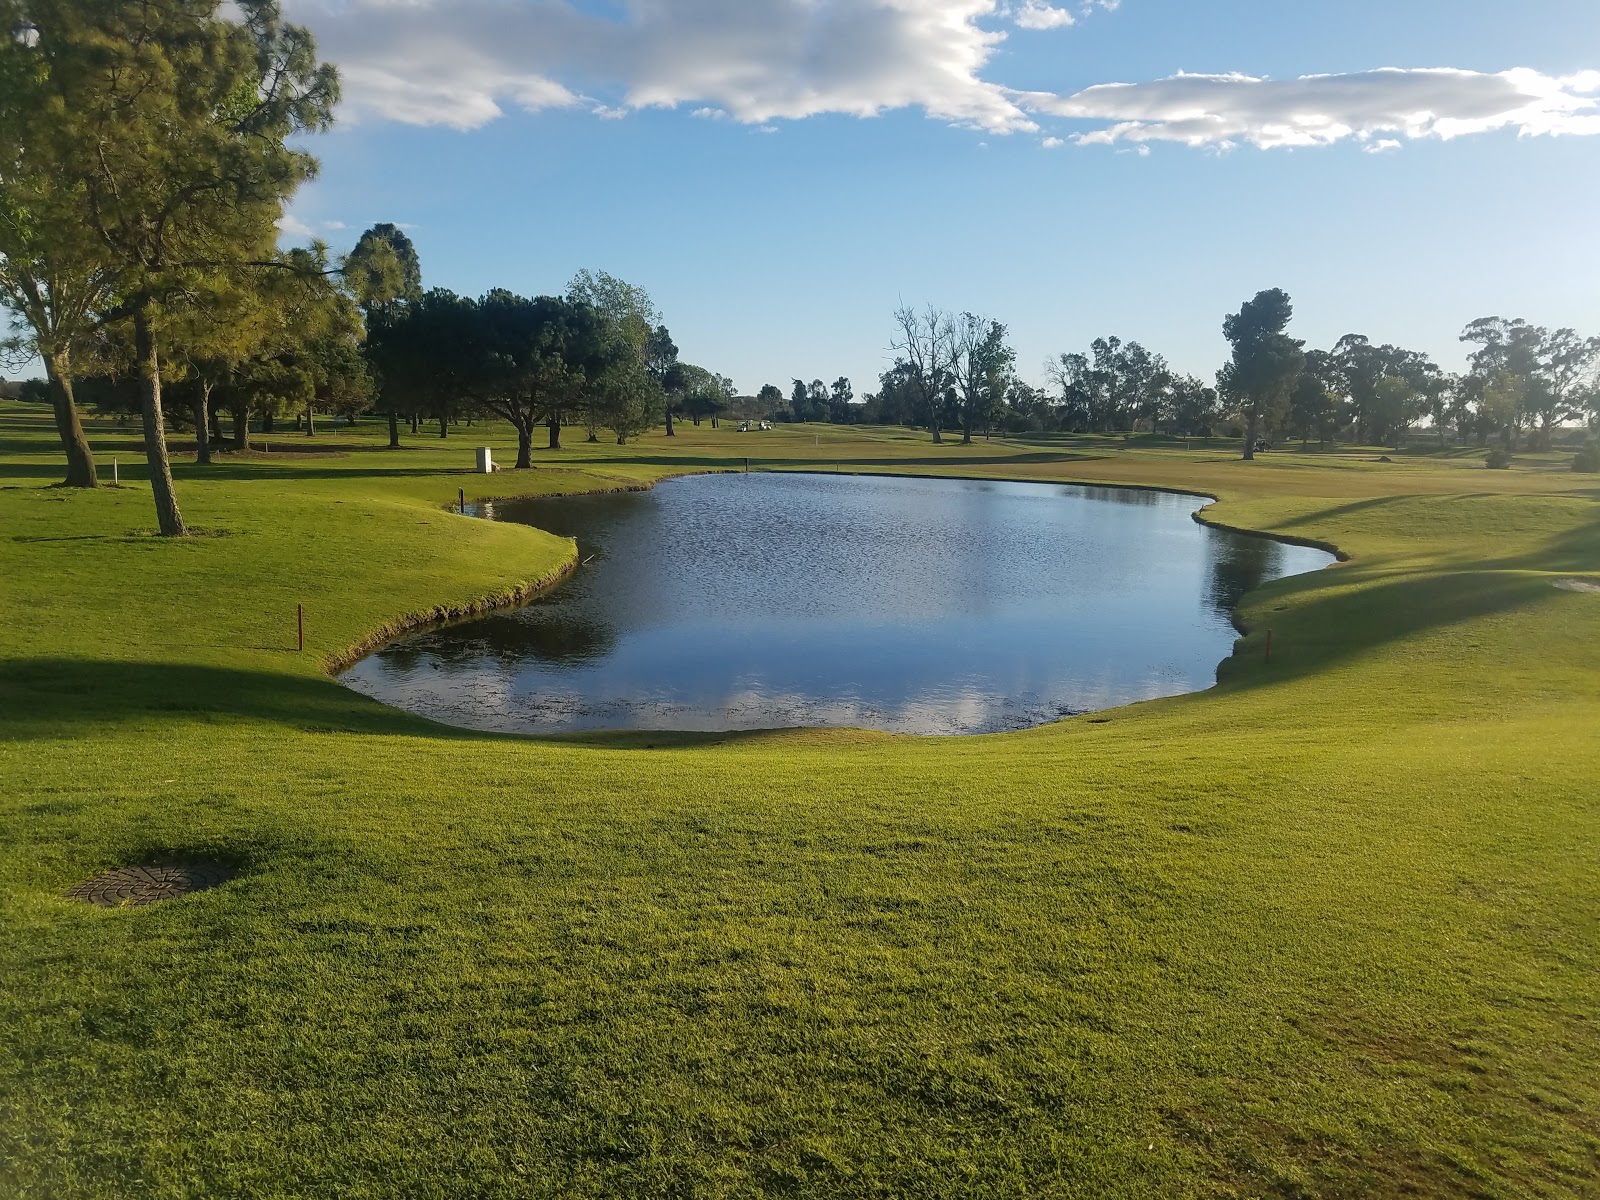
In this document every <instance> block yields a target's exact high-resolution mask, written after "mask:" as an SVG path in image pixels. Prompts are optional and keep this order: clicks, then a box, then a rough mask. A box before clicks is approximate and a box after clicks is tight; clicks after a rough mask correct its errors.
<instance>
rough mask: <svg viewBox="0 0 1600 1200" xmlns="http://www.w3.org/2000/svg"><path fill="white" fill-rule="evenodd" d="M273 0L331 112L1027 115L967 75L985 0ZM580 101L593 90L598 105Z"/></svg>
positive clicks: (994, 122) (982, 62) (985, 50)
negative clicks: (578, 0) (340, 93)
mask: <svg viewBox="0 0 1600 1200" xmlns="http://www.w3.org/2000/svg"><path fill="white" fill-rule="evenodd" d="M616 7H618V8H620V9H621V13H620V14H619V15H616V16H612V17H605V16H600V15H596V14H594V13H591V12H584V11H581V10H579V9H578V8H575V7H573V6H572V5H571V4H569V3H566V2H564V0H521V2H514V0H288V2H287V3H286V4H285V9H286V12H287V15H288V16H289V17H290V18H291V19H293V20H296V21H299V22H302V23H304V24H306V25H308V26H310V27H311V29H312V31H313V33H315V34H316V36H317V39H318V45H319V48H320V49H321V51H322V52H323V53H324V54H325V55H326V56H327V57H329V58H330V59H332V60H333V61H334V62H336V63H338V64H339V66H340V69H341V72H342V75H343V78H344V84H345V95H346V105H345V109H346V115H347V117H349V116H354V117H357V118H361V117H368V118H371V117H382V118H387V119H389V120H395V121H403V122H406V123H409V124H415V125H447V126H454V127H456V128H460V129H472V128H476V127H478V126H480V125H483V124H486V123H487V122H489V121H492V120H494V119H495V118H496V117H498V116H500V115H501V114H502V112H503V111H504V110H503V107H502V106H503V105H512V106H516V107H520V108H523V109H526V110H529V111H538V110H541V109H549V108H565V107H572V106H575V105H579V104H587V106H588V107H589V108H591V109H592V110H594V111H597V112H600V113H602V115H609V114H610V113H611V112H614V111H615V110H617V109H619V108H626V109H639V108H651V107H667V108H671V107H677V106H679V105H684V106H687V107H689V108H690V109H691V110H698V109H706V108H710V109H717V110H720V111H723V112H725V113H727V114H728V116H730V117H732V118H733V119H734V120H737V121H741V122H744V123H747V124H752V125H761V124H766V123H768V122H771V121H775V120H784V119H790V120H794V119H800V118H804V117H810V116H814V115H817V114H820V113H841V114H845V115H850V116H858V117H869V116H876V115H878V114H880V113H883V112H886V111H889V110H892V109H900V108H920V109H922V110H923V111H924V112H926V113H927V114H928V115H929V116H931V117H935V118H939V119H942V120H947V121H952V122H955V123H957V124H960V125H966V126H971V127H974V128H978V129H983V130H987V131H990V132H995V133H1002V132H1011V131H1016V130H1031V129H1033V128H1034V127H1035V126H1034V122H1033V120H1032V118H1031V117H1029V116H1028V114H1027V113H1025V112H1024V111H1023V110H1022V109H1021V108H1020V107H1019V106H1018V105H1017V104H1016V103H1015V101H1014V100H1012V99H1011V98H1010V96H1009V95H1008V94H1007V93H1006V90H1005V89H1004V88H1002V87H1000V86H999V85H998V84H995V83H992V82H989V81H987V80H985V79H984V78H983V77H982V71H983V69H984V68H985V66H987V64H988V63H989V60H990V57H991V56H992V54H993V53H994V50H995V47H996V46H998V45H999V43H1000V42H1001V41H1003V40H1004V38H1005V34H1004V33H1003V32H1001V31H999V30H995V29H990V28H986V27H985V26H984V24H983V22H985V21H986V20H991V19H993V18H995V17H996V16H997V15H998V14H999V13H1000V11H1001V6H1000V3H999V0H830V2H829V3H818V2H817V0H624V2H623V3H621V4H619V5H617V6H616ZM591 96H598V97H600V99H599V100H595V99H591V98H590V97H591Z"/></svg>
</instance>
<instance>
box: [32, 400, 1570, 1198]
mask: <svg viewBox="0 0 1600 1200" xmlns="http://www.w3.org/2000/svg"><path fill="white" fill-rule="evenodd" d="M377 433H378V431H377V430H376V429H368V430H363V431H359V436H357V435H356V434H351V433H347V432H346V431H343V430H341V431H338V432H337V433H335V434H327V435H324V436H323V437H321V438H319V439H318V443H319V444H321V445H333V444H342V445H346V446H348V447H349V448H350V449H351V453H349V454H348V455H347V456H346V457H342V458H326V459H296V460H287V459H285V458H284V457H283V456H282V455H281V450H282V449H283V447H284V445H287V444H289V443H291V442H292V441H293V440H294V439H293V438H292V436H289V435H285V436H284V437H282V438H280V439H275V441H276V442H278V443H281V444H279V445H278V446H277V447H276V448H277V449H278V450H279V451H280V453H279V454H277V455H274V456H273V457H272V458H271V459H268V458H266V457H262V458H259V459H252V460H249V461H244V462H238V461H235V462H229V463H226V464H224V465H220V466H218V467H216V468H214V469H213V470H210V471H206V472H197V470H196V469H195V468H192V467H189V468H182V469H180V472H179V476H180V487H181V489H182V495H183V499H184V501H185V504H186V513H187V515H188V516H189V517H190V519H191V520H192V521H193V522H195V523H196V524H198V525H201V526H204V527H206V528H208V529H211V530H214V531H224V532H225V533H226V535H227V536H215V537H208V538H202V539H195V540H193V541H189V542H183V543H169V542H162V541H158V540H156V539H153V538H150V537H148V536H145V535H143V534H140V533H138V532H137V531H138V530H139V529H140V527H142V526H147V525H149V524H150V523H151V518H150V513H149V498H148V494H147V492H146V491H145V490H144V489H143V487H142V486H141V485H139V484H138V483H137V482H136V481H135V482H133V483H132V485H131V486H129V487H128V488H127V489H126V490H124V491H121V492H113V491H102V492H99V493H94V494H88V495H68V494H64V493H62V492H60V491H50V490H45V489H44V488H43V486H42V485H44V484H46V483H49V482H50V481H51V480H52V479H53V478H54V475H55V468H54V465H53V461H52V454H51V446H50V442H49V440H48V429H47V426H46V425H45V423H44V422H43V421H42V420H40V419H39V417H38V416H37V415H36V414H33V413H25V412H24V410H22V409H20V408H19V407H17V406H15V405H6V406H0V477H3V478H0V484H3V485H5V490H0V611H3V612H4V613H5V614H6V619H5V621H4V622H3V623H0V914H3V915H0V1194H5V1195H17V1196H38V1197H46V1196H48V1197H77V1196H129V1195H139V1196H168V1195H172V1196H177V1195H194V1196H200V1195H204V1196H274V1195H317V1196H325V1195H339V1196H345V1197H364V1196H389V1195H405V1196H441V1197H443V1196H449V1197H458V1196H499V1195H516V1196H524V1195H527V1196H542V1195H594V1194H602V1193H614V1194H628V1195H691V1194H692V1195H748V1194H754V1193H757V1192H766V1193H769V1194H775V1195H783V1194H848V1195H884V1196H888V1195H906V1194H917V1195H949V1196H963V1197H965V1196H1019V1195H1052V1194H1053V1195H1073V1196H1102V1195H1111V1194H1114V1195H1129V1196H1137V1195H1151V1196H1157V1195H1159V1196H1174V1195H1196V1196H1212V1195H1262V1194H1267V1195H1387V1194H1401V1193H1406V1194H1420V1195H1435V1196H1455V1195H1463V1194H1477V1195H1487V1196H1513V1195H1547V1196H1566V1195H1584V1194H1593V1193H1594V1190H1595V1187H1596V1185H1595V1182H1594V1181H1595V1179H1596V1178H1597V1177H1600V1082H1597V1081H1600V1029H1597V1028H1596V1027H1595V1015H1596V1013H1597V1012H1600V909H1597V897H1596V883H1595V863H1596V861H1597V851H1600V805H1597V803H1596V799H1595V791H1594V788H1595V784H1594V780H1595V777H1596V774H1597V771H1596V768H1597V766H1600V750H1597V748H1596V743H1595V731H1596V730H1597V729H1600V636H1597V635H1600V596H1595V595H1587V594H1578V593H1572V592H1566V591H1561V590H1558V589H1556V588H1554V587H1552V586H1551V583H1552V581H1553V580H1554V579H1556V578H1560V577H1562V576H1565V575H1572V574H1582V573H1586V572H1587V573H1590V574H1593V573H1595V572H1597V571H1600V521H1597V517H1600V503H1597V502H1600V490H1597V489H1596V487H1595V485H1594V482H1593V480H1592V479H1591V480H1587V481H1586V479H1585V477H1582V476H1575V475H1572V474H1570V473H1557V472H1556V471H1555V470H1554V469H1553V464H1551V465H1545V464H1538V463H1534V464H1532V467H1531V469H1527V470H1520V471H1515V472H1512V473H1509V474H1505V473H1498V472H1496V473H1491V472H1487V471H1482V470H1475V469H1473V463H1472V462H1471V461H1470V460H1467V461H1461V460H1448V461H1441V462H1430V461H1424V460H1403V461H1401V462H1398V463H1395V464H1393V465H1382V466H1380V465H1376V464H1373V463H1371V462H1366V461H1357V459H1356V458H1354V457H1337V458H1324V457H1318V456H1308V457H1302V456H1297V455H1273V456H1270V457H1269V458H1268V459H1267V460H1265V461H1263V462H1260V463H1257V464H1255V465H1250V464H1242V463H1237V462H1235V461H1233V460H1232V458H1231V456H1230V455H1228V454H1227V453H1225V452H1223V451H1221V450H1219V449H1205V450H1197V451H1195V452H1194V453H1184V452H1182V451H1178V450H1162V449H1146V448H1134V449H1124V448H1121V447H1120V446H1116V445H1112V444H1101V443H1097V442H1093V441H1069V442H1061V443H1048V442H1040V443H1033V444H1028V443H1020V442H1003V443H1002V442H996V443H994V444H993V445H992V446H988V445H985V446H980V447H975V448H968V449H963V448H960V447H946V448H943V449H939V448H935V447H932V446H930V445H928V444H927V442H926V440H925V439H922V438H917V437H915V436H911V435H899V434H895V433H891V432H888V431H866V432H857V431H834V430H829V429H822V430H820V431H819V430H817V429H814V428H813V429H807V430H806V431H804V432H797V431H782V430H780V431H778V432H775V433H773V434H766V435H737V434H734V433H732V432H731V431H718V432H715V433H713V432H712V431H710V430H709V429H702V430H694V429H692V428H689V427H683V436H681V437H679V438H677V439H674V441H673V442H668V441H667V440H666V439H665V438H663V437H661V436H660V435H654V436H652V437H651V438H649V439H647V440H646V442H645V443H644V444H643V446H642V447H641V448H639V449H638V450H637V452H635V449H634V448H632V447H630V448H627V449H625V450H623V449H619V448H617V447H615V446H598V447H583V446H574V447H571V448H569V449H568V450H566V451H564V452H563V453H562V457H561V459H560V461H561V462H562V463H564V464H565V465H566V467H567V468H568V469H566V470H559V471H553V470H542V471H537V472H534V473H532V474H527V475H522V476H517V475H502V476H498V477H496V478H494V479H493V480H492V481H491V480H487V479H483V478H479V477H472V476H463V477H459V478H458V477H457V475H456V474H455V473H454V472H455V468H456V466H457V464H461V463H464V462H466V461H467V460H468V447H469V446H470V445H471V444H472V442H474V441H475V440H477V436H481V434H480V433H478V431H473V433H468V432H467V431H462V432H461V433H458V434H457V435H456V436H455V437H453V438H452V439H451V440H450V441H449V443H448V444H446V445H443V446H441V445H438V444H436V443H430V441H429V440H428V439H418V440H416V441H415V443H414V444H415V446H416V448H415V449H408V450H406V451H403V452H400V453H397V454H390V453H387V452H383V451H381V450H378V449H376V446H377V443H376V442H375V441H373V440H371V439H373V438H374V437H376V435H377ZM120 436H121V437H122V441H123V444H122V445H121V446H120V448H119V447H118V446H117V443H118V439H119V435H118V433H117V432H116V431H115V430H114V429H104V428H102V429H100V430H97V431H96V439H97V443H98V444H99V446H100V447H101V451H102V453H103V454H107V455H109V454H110V453H119V454H120V455H121V457H122V461H123V463H124V465H125V466H126V465H127V464H128V463H129V462H131V461H132V460H133V457H134V455H133V447H132V445H131V444H130V443H129V442H128V441H127V438H126V435H120ZM758 437H759V439H760V440H759V441H757V440H756V438H758ZM813 439H818V440H820V444H817V442H816V441H814V440H813ZM408 440H410V439H408ZM501 444H504V442H503V439H502V440H501ZM752 446H754V447H758V448H759V449H760V451H761V453H762V454H763V455H766V456H768V457H769V458H774V459H776V458H787V459H789V460H791V461H792V462H793V464H794V465H808V464H809V465H824V464H831V463H833V462H835V461H837V462H840V463H842V464H845V469H849V465H850V464H855V465H856V466H857V467H858V468H859V469H871V470H888V469H898V470H911V471H920V472H933V471H959V472H962V473H968V474H993V475H998V476H1006V477H1012V478H1051V479H1085V480H1107V481H1117V482H1124V483H1138V484H1145V485H1154V484H1162V483H1165V484H1170V485H1173V486H1178V487H1184V488H1188V489H1193V490H1202V491H1207V492H1211V493H1214V494H1218V495H1221V496H1223V497H1224V503H1222V504H1221V505H1219V506H1218V507H1217V509H1216V510H1215V511H1214V513H1213V515H1214V516H1215V517H1216V519H1218V520H1222V521H1225V522H1227V523H1230V524H1235V525H1241V526H1247V527H1254V528H1261V529H1273V530H1278V531H1281V532H1284V533H1288V534H1293V535H1295V536H1299V537H1309V538H1315V539H1321V540H1325V541H1330V542H1334V543H1337V544H1338V545H1339V546H1340V547H1341V548H1342V549H1344V550H1345V551H1347V552H1349V553H1350V554H1351V555H1352V556H1353V561H1352V562H1349V563H1347V564H1344V565H1342V566H1339V567H1336V568H1333V569H1331V570H1329V571H1326V572H1322V573H1319V574H1317V575H1315V576H1311V577H1302V578H1298V579H1293V580H1285V581H1281V582H1279V583H1277V584H1274V585H1271V586H1269V587H1267V588H1265V589H1263V590H1262V591H1260V592H1258V593H1256V594H1254V595H1253V596H1252V597H1250V599H1249V601H1248V604H1247V608H1246V610H1245V612H1244V614H1243V617H1244V619H1245V621H1246V622H1247V623H1248V624H1249V625H1250V626H1251V627H1252V628H1253V629H1254V630H1255V631H1256V632H1254V633H1252V635H1251V636H1249V637H1247V638H1246V639H1245V640H1244V641H1243V643H1242V647H1241V653H1240V655H1239V657H1237V658H1236V659H1235V660H1232V661H1230V662H1229V663H1227V664H1225V667H1224V670H1223V677H1224V682H1223V684H1222V686H1221V687H1220V688H1219V689H1218V690H1217V691H1214V692H1211V693H1208V694H1203V695H1198V696H1193V697H1186V698H1179V699H1174V700H1167V701H1158V702H1154V703H1149V704H1143V705H1138V706H1135V707H1133V708H1128V709H1123V710H1118V711H1116V712H1114V713H1111V714H1106V716H1108V717H1109V719H1105V717H1102V718H1098V719H1091V720H1085V719H1078V720H1073V721H1068V722H1065V723H1063V724H1060V725H1056V726H1051V727H1047V728H1044V729H1040V730H1035V731H1031V732H1028V733H1023V734H1011V735H1003V736H995V737H984V738H971V739H943V740H918V739H908V738H890V737H885V736H881V735H873V734H863V733H851V732H835V733H818V732H801V733H789V734H768V735H754V736H750V735H745V736H730V737H726V738H710V739H706V738H697V739H689V738H681V739H675V738H670V737H663V736H661V735H634V736H611V737H599V738H591V739H576V740H571V741H567V742H553V741H552V742H547V741H536V740H526V739H514V738H503V737H491V736H485V735H478V734H470V733H464V732H459V731H452V730H446V729H442V728H440V727H437V726H433V725H430V724H428V723H426V722H422V721H419V720H416V719H413V718H410V717H408V716H405V715H403V714H399V713H395V712H392V711H389V710H385V709H383V708H380V707H379V706H377V705H375V704H373V703H371V702H369V701H366V700H364V699H363V698H361V697H359V696H356V695H353V694H351V693H348V692H346V691H345V690H344V689H342V688H340V687H339V686H338V685H336V684H334V683H332V682H331V681H329V680H328V679H327V678H326V677H325V676H324V675H323V674H322V672H321V670H320V669H319V659H321V658H323V657H326V656H332V655H335V654H337V653H338V652H340V651H341V650H343V649H345V648H346V647H348V646H349V645H351V644H352V643H354V642H356V641H358V640H359V639H360V638H361V637H362V636H363V635H364V634H366V633H368V632H370V631H371V630H373V629H374V628H376V627H378V626H380V625H382V624H383V623H384V622H386V621H388V620H391V619H393V618H396V617H398V616H401V615H403V614H408V613H415V612H420V611H423V610H426V609H428V608H430V607H433V606H435V605H460V604H466V603H470V602H472V601H473V600H475V599H478V598H481V597H484V596H488V595H492V594H495V593H501V592H504V591H506V590H508V589H510V588H513V587H515V586H516V585H518V584H520V583H523V582H526V581H529V580H532V579H536V578H539V577H542V576H545V575H548V574H549V573H551V572H552V571H555V570H558V569H560V568H561V566H562V564H563V563H564V562H565V560H566V558H567V556H568V555H569V554H570V549H569V545H568V543H565V542H562V541H559V540H557V539H554V538H550V537H547V536H543V535H540V534H538V533H537V532H535V531H532V530H528V529H523V528H517V527H511V526H497V525H492V524H489V523H486V522H481V521H471V520H468V519H465V518H461V517H456V516H452V515H450V514H448V513H446V512H445V511H444V506H445V505H446V504H447V503H448V502H449V501H450V500H451V499H452V498H453V496H454V492H455V488H456V487H457V486H458V485H459V484H465V485H466V486H467V487H468V488H469V496H471V495H480V494H483V491H484V489H485V488H486V487H493V488H494V489H496V490H498V491H501V492H505V493H527V492H530V491H534V490H570V489H574V488H581V487H595V486H616V485H618V484H619V483H622V482H624V481H627V480H630V479H633V480H637V479H647V478H650V477H653V476H656V475H659V474H662V473H665V472H668V471H675V470H685V469H699V468H704V467H712V466H718V465H725V464H726V462H727V460H728V458H729V456H731V455H735V454H742V453H745V452H747V451H746V447H752ZM1364 457H1368V458H1370V456H1364ZM550 458H551V456H549V455H545V456H544V460H545V461H547V462H548V461H549V460H550ZM134 474H135V473H134V472H132V471H127V470H125V472H124V478H125V479H128V478H129V477H130V476H133V475H134ZM297 601H304V602H305V604H306V606H307V610H308V613H309V627H308V638H309V645H308V649H309V650H311V651H313V653H308V654H307V655H304V656H302V655H298V654H295V653H293V649H292V648H293V636H294V624H293V621H294V617H293V613H294V605H295V603H296V602H297ZM1267 625H1270V626H1271V627H1272V628H1273V630H1274V634H1275V644H1274V661H1273V663H1272V665H1271V666H1270V667H1267V666H1264V665H1263V664H1262V663H1261V662H1260V650H1261V636H1262V635H1261V630H1262V629H1264V628H1265V627H1266V626H1267ZM175 852H195V853H199V852H204V853H215V854H222V855H227V856H230V857H232V858H233V859H235V860H237V861H238V862H240V863H241V864H242V865H243V866H244V867H245V868H246V870H245V873H244V874H243V875H242V877H241V878H239V879H238V880H236V881H235V882H233V883H231V884H229V885H228V886H226V887H225V888H222V889H219V890H217V891H214V892H210V893H205V894H202V895H199V896H196V897H193V898H190V899H188V900H185V901H183V902H181V903H177V904H169V905H164V906H158V907H156V908H154V909H146V910H138V911H103V910H92V909H88V908H85V907H82V906H78V905H74V904H71V903H69V902H66V901H64V900H62V899H60V895H61V893H62V892H63V891H64V890H65V889H66V888H67V887H69V886H70V885H71V884H73V883H75V882H76V881H78V880H79V879H81V878H83V877H84V876H86V875H88V874H90V873H92V872H93V871H95V870H97V869H100V868H103V867H106V866H109V865H113V864H120V863H123V862H126V861H130V860H136V859H138V858H139V857H141V856H145V855H155V854H165V853H175Z"/></svg>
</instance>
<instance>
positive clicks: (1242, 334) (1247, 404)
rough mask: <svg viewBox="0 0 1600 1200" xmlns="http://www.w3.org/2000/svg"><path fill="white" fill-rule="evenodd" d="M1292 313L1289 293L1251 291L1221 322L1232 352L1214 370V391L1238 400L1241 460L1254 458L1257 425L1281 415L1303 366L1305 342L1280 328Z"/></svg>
mask: <svg viewBox="0 0 1600 1200" xmlns="http://www.w3.org/2000/svg"><path fill="white" fill-rule="evenodd" d="M1293 316H1294V306H1293V305H1292V304H1291V303H1290V301H1289V295H1288V293H1287V292H1285V291H1283V290H1282V289H1280V288H1272V289H1270V290H1268V291H1264V292H1258V293H1256V295H1255V297H1254V298H1253V299H1251V300H1247V301H1246V302H1245V304H1244V306H1243V307H1242V308H1241V309H1240V310H1239V311H1238V312H1236V313H1233V314H1231V315H1230V316H1228V317H1226V318H1225V319H1224V320H1223V322H1222V335H1223V337H1225V338H1227V339H1228V342H1229V343H1230V344H1231V345H1232V346H1233V357H1232V360H1231V361H1230V362H1229V363H1228V364H1227V365H1226V366H1225V367H1223V368H1222V370H1221V371H1220V372H1218V374H1217V390H1218V391H1219V392H1220V393H1222V394H1223V395H1225V396H1228V397H1229V398H1230V399H1231V400H1233V401H1234V402H1235V403H1237V404H1238V405H1239V409H1240V413H1241V415H1242V416H1243V417H1244V426H1245V430H1244V457H1245V458H1246V459H1253V458H1255V456H1256V439H1257V438H1258V437H1259V436H1260V433H1261V430H1262V428H1263V427H1264V426H1270V425H1272V424H1274V423H1276V422H1277V421H1279V420H1281V418H1282V416H1283V414H1284V411H1285V409H1286V408H1287V405H1288V402H1289V393H1290V390H1291V389H1292V388H1293V387H1294V383H1295V380H1296V379H1297V378H1299V375H1300V372H1301V370H1302V369H1303V368H1304V367H1305V361H1306V356H1305V349H1304V347H1305V343H1304V342H1301V341H1297V340H1296V339H1294V338H1292V337H1290V336H1289V335H1288V334H1286V333H1285V332H1284V330H1285V329H1287V328H1288V327H1289V322H1290V320H1291V319H1292V318H1293Z"/></svg>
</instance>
